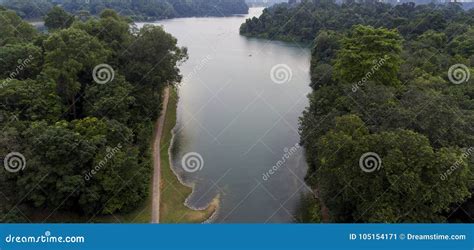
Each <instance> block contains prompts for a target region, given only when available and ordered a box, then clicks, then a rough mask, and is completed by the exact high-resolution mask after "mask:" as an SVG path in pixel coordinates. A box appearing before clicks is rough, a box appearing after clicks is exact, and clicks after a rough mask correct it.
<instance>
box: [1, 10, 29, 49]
mask: <svg viewBox="0 0 474 250" xmlns="http://www.w3.org/2000/svg"><path fill="white" fill-rule="evenodd" d="M36 36H37V31H36V30H35V28H33V26H31V25H30V24H28V23H27V22H23V21H22V20H21V18H20V17H19V16H17V15H16V14H15V12H13V11H8V10H7V11H0V46H4V45H5V44H12V43H20V42H31V41H32V40H33V39H34V38H35V37H36Z"/></svg>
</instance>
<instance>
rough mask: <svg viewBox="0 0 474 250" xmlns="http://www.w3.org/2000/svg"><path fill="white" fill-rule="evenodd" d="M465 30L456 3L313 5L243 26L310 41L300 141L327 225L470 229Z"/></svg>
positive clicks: (473, 91)
mask: <svg viewBox="0 0 474 250" xmlns="http://www.w3.org/2000/svg"><path fill="white" fill-rule="evenodd" d="M473 24H474V11H473V10H470V11H464V10H463V9H462V8H460V7H459V6H458V5H456V4H449V5H438V6H436V5H420V6H415V5H414V4H410V3H407V4H402V5H398V6H395V7H393V6H390V5H386V4H382V3H369V2H368V3H363V4H359V3H353V2H351V3H348V4H343V5H337V4H335V3H333V2H332V1H325V0H322V1H314V2H311V1H305V2H303V3H302V4H301V5H296V6H288V5H279V6H276V7H274V8H271V9H267V10H265V11H264V13H263V14H262V16H261V17H260V18H254V19H250V20H247V22H246V23H245V24H243V25H242V28H241V33H242V34H244V35H250V36H258V37H264V38H270V39H283V40H293V41H312V42H313V43H314V48H313V52H312V63H311V78H312V81H311V86H312V88H313V93H312V94H310V95H309V100H310V106H309V107H308V108H307V109H306V111H305V112H304V114H303V116H302V117H301V125H300V131H301V143H302V144H303V145H304V146H305V149H306V157H307V161H308V163H309V167H310V168H309V172H308V175H307V178H306V181H307V182H308V183H309V184H310V185H311V186H312V187H313V189H314V190H317V191H319V199H320V201H322V203H323V204H324V205H325V206H326V207H327V208H328V210H329V215H330V220H331V221H333V222H393V223H400V222H446V221H451V222H473V220H472V218H474V201H473V198H472V195H473V192H474V177H473V174H474V161H473V154H474V150H473V146H474V133H473V127H472V125H473V124H474V101H473V98H474V79H473V78H474V77H473V76H474V47H473V45H474V40H473V39H474V35H473V34H474V33H473V32H474V26H473ZM289 66H290V67H291V65H289ZM311 202H313V203H315V204H313V205H311ZM311 202H306V204H309V205H305V206H306V207H307V209H309V212H306V213H304V216H302V218H306V219H305V221H311V222H318V221H320V216H314V213H315V212H314V209H319V208H320V206H321V204H320V202H317V201H311Z"/></svg>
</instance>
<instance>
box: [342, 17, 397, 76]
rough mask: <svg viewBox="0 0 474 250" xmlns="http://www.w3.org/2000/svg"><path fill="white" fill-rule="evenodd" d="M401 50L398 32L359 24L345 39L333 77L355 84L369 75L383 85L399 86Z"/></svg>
mask: <svg viewBox="0 0 474 250" xmlns="http://www.w3.org/2000/svg"><path fill="white" fill-rule="evenodd" d="M401 50H402V39H401V37H400V35H399V34H398V32H396V31H393V30H392V31H391V30H387V29H384V28H379V29H375V28H373V27H370V26H361V25H357V26H355V27H354V28H353V30H352V31H351V32H350V33H349V35H348V36H346V37H344V38H343V39H342V48H341V49H340V50H339V51H338V53H337V58H336V60H335V63H334V74H333V76H334V78H335V79H336V80H339V81H342V82H346V83H353V84H355V83H358V82H359V81H363V79H367V78H368V79H370V80H371V81H374V82H377V83H379V84H384V85H397V84H398V83H399V80H398V78H397V73H398V70H399V68H400V64H401V63H402V61H401V58H400V53H401ZM369 74H370V75H369Z"/></svg>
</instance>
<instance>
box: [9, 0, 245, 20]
mask: <svg viewBox="0 0 474 250" xmlns="http://www.w3.org/2000/svg"><path fill="white" fill-rule="evenodd" d="M2 5H4V6H5V7H7V8H9V9H12V10H14V11H16V12H17V14H18V15H20V16H21V17H23V18H41V17H42V16H44V15H45V14H46V13H48V12H49V11H50V9H51V8H52V7H53V6H55V5H59V6H60V7H62V8H63V9H65V10H66V11H68V12H70V13H73V14H79V15H83V14H85V13H88V14H91V15H99V14H100V13H101V12H102V11H103V10H105V9H113V10H115V11H116V12H118V13H120V15H123V16H129V17H131V18H133V19H134V20H158V19H168V18H175V17H192V16H230V15H234V14H247V13H248V6H247V4H246V3H245V1H244V0H191V1H190V0H125V1H124V0H54V1H53V0H35V1H30V0H4V1H3V4H2Z"/></svg>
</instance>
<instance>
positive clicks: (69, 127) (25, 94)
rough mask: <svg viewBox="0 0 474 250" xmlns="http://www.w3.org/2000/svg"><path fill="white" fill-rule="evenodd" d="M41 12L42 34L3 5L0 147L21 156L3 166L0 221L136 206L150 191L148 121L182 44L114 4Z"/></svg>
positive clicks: (173, 79)
mask: <svg viewBox="0 0 474 250" xmlns="http://www.w3.org/2000/svg"><path fill="white" fill-rule="evenodd" d="M47 18H48V22H47V23H49V24H50V25H51V27H53V26H54V27H53V28H52V29H51V30H50V32H49V33H48V34H41V33H39V32H37V31H36V30H35V29H34V28H33V27H32V26H30V25H29V24H28V23H26V22H24V21H23V20H21V18H20V17H19V16H17V15H16V14H15V12H13V11H9V10H0V23H1V24H0V29H1V32H0V41H1V43H0V46H1V47H0V58H1V59H2V61H3V62H2V63H1V64H0V65H1V66H0V83H1V88H0V100H1V113H0V117H1V119H2V122H1V130H2V134H1V136H0V140H1V147H0V154H1V155H4V156H6V155H8V154H9V153H11V152H18V153H21V157H24V159H26V161H25V162H26V163H27V166H26V169H25V171H19V172H18V171H17V170H15V169H7V168H2V169H1V170H0V189H1V190H2V191H1V192H2V194H3V195H2V196H1V197H0V222H28V221H31V220H35V219H34V218H36V219H38V217H37V215H38V214H46V216H47V215H53V214H54V213H56V212H58V213H61V212H63V211H67V212H69V213H73V214H76V215H78V216H83V217H81V218H92V219H93V218H95V217H96V216H101V215H109V214H116V213H125V212H129V211H132V210H134V209H135V208H137V206H139V205H140V204H141V203H142V202H143V201H144V200H145V199H146V198H147V197H148V196H149V192H150V190H149V188H150V181H151V172H152V165H151V156H150V154H151V152H150V147H149V145H150V141H151V137H152V132H153V126H154V123H155V120H156V119H157V117H158V115H159V113H160V109H161V99H162V91H163V89H164V88H166V87H167V86H173V85H174V84H176V83H178V82H179V81H180V79H181V76H180V72H179V69H178V67H177V64H178V63H179V62H181V61H183V60H185V59H186V58H187V52H186V49H185V48H180V47H178V46H177V40H176V39H175V38H174V37H173V36H171V35H170V34H168V33H166V32H165V31H164V30H163V29H162V28H161V27H160V26H144V27H143V28H142V29H139V30H138V29H136V28H134V29H130V25H131V23H130V22H129V20H128V19H126V18H124V17H121V16H119V15H118V14H117V13H116V12H115V11H113V10H104V11H102V13H101V14H100V17H98V18H90V19H88V20H87V21H80V20H77V19H76V20H72V19H71V18H70V16H68V15H67V13H65V12H63V11H62V10H60V9H53V10H52V11H51V13H49V14H48V17H47ZM144 76H145V77H144ZM17 156H18V155H17ZM12 166H15V165H12ZM9 170H10V171H9ZM18 170H19V169H18ZM55 208H56V209H55ZM35 216H36V217H35ZM46 216H45V217H42V218H41V219H40V220H41V221H42V220H45V219H46V220H47V219H48V218H49V217H46Z"/></svg>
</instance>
